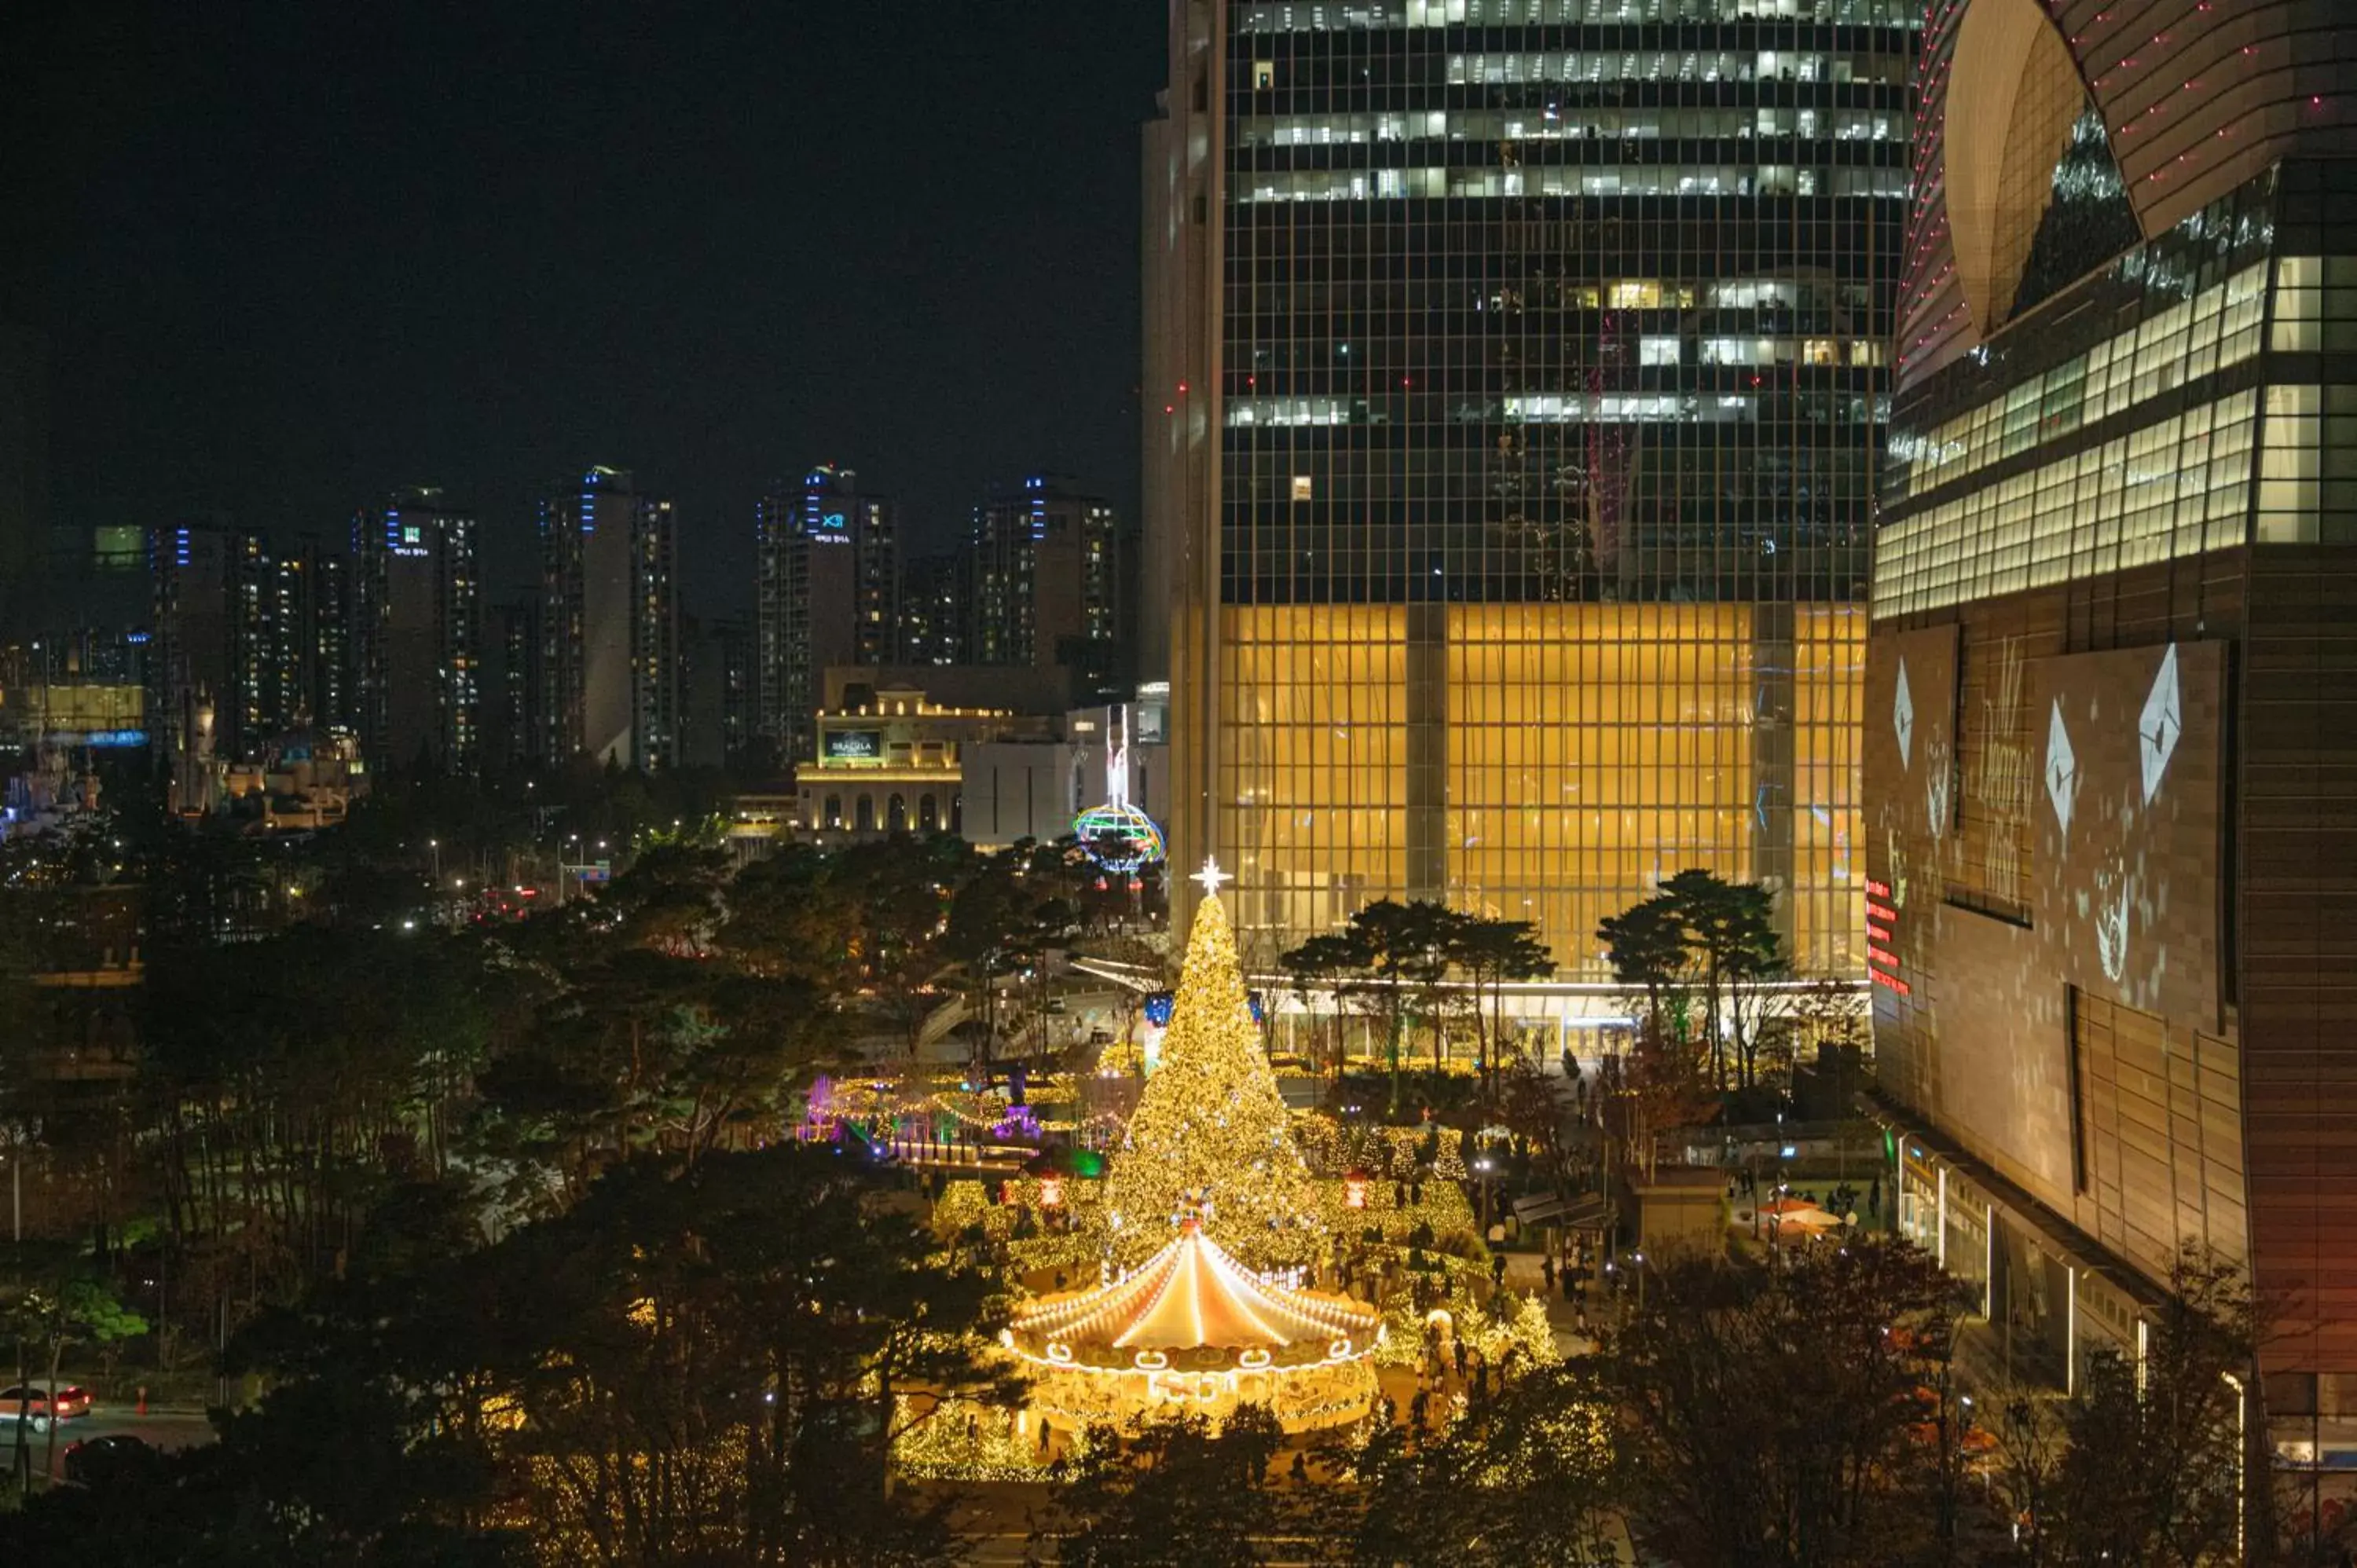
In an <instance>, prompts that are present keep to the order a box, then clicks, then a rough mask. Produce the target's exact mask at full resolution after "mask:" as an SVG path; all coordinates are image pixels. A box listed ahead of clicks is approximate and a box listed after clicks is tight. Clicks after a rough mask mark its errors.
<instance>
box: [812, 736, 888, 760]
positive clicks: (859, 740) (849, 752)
mask: <svg viewBox="0 0 2357 1568" xmlns="http://www.w3.org/2000/svg"><path fill="white" fill-rule="evenodd" d="M883 755H884V733H883V732H882V731H881V730H872V729H831V730H829V731H827V732H826V750H825V752H824V756H825V757H826V759H827V760H828V761H829V762H836V761H842V760H845V759H850V760H855V761H863V762H872V761H874V760H875V759H876V758H877V757H881V756H883Z"/></svg>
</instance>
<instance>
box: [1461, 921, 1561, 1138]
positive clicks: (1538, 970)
mask: <svg viewBox="0 0 2357 1568" xmlns="http://www.w3.org/2000/svg"><path fill="white" fill-rule="evenodd" d="M1448 959H1449V962H1450V963H1451V964H1453V965H1454V966H1455V967H1456V968H1458V970H1459V971H1461V972H1463V973H1464V974H1465V975H1466V977H1467V978H1468V979H1469V980H1470V981H1471V982H1472V983H1473V994H1474V1009H1473V1013H1474V1018H1475V1021H1476V1023H1477V1024H1478V1025H1479V1026H1480V1074H1481V1099H1482V1103H1483V1104H1484V1105H1485V1106H1488V1107H1491V1108H1493V1109H1494V1107H1495V1105H1496V1103H1497V1084H1498V1067H1499V1064H1498V1052H1499V1037H1500V1035H1501V1031H1502V1028H1503V1020H1502V1017H1501V1014H1502V1012H1503V1008H1504V1003H1503V1000H1502V998H1503V993H1504V990H1505V985H1506V983H1507V982H1508V981H1514V980H1537V979H1541V978H1543V977H1544V976H1546V975H1549V974H1552V973H1554V972H1555V959H1554V957H1553V956H1552V955H1551V954H1550V953H1549V952H1548V951H1547V950H1546V945H1545V944H1544V942H1541V941H1540V940H1539V939H1538V928H1537V927H1536V926H1534V925H1533V924H1532V923H1531V922H1530V921H1528V920H1497V919H1491V918H1487V917H1484V916H1478V915H1464V916H1459V917H1458V919H1457V922H1456V929H1454V930H1453V931H1451V932H1450V933H1449V940H1448ZM1485 992H1486V993H1487V994H1488V999H1489V1005H1488V1007H1487V1008H1486V1009H1485V1008H1483V1006H1482V1005H1481V999H1482V995H1483V993H1485Z"/></svg>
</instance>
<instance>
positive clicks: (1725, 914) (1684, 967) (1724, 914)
mask: <svg viewBox="0 0 2357 1568" xmlns="http://www.w3.org/2000/svg"><path fill="white" fill-rule="evenodd" d="M1597 936H1598V939H1599V940H1601V941H1602V942H1603V943H1604V946H1605V951H1606V956H1607V957H1608V959H1609V961H1610V962H1611V965H1612V972H1613V974H1614V976H1615V978H1617V979H1618V980H1619V981H1620V983H1622V984H1624V985H1628V986H1631V987H1633V988H1635V989H1638V990H1640V991H1641V992H1642V993H1644V997H1645V1012H1646V1014H1647V1015H1648V1016H1649V1017H1651V1018H1652V1019H1655V1020H1657V1021H1658V1023H1659V1025H1660V1026H1661V1027H1662V1028H1663V1030H1664V1031H1665V1032H1667V1033H1673V1034H1680V1035H1683V1034H1687V1033H1690V1032H1692V1031H1694V1030H1695V1029H1697V1028H1698V1029H1699V1031H1700V1033H1701V1036H1702V1039H1703V1042H1704V1046H1705V1048H1706V1051H1707V1052H1708V1055H1709V1060H1710V1074H1711V1079H1712V1081H1713V1082H1715V1083H1716V1084H1717V1085H1718V1087H1719V1088H1720V1089H1721V1090H1742V1089H1749V1088H1751V1087H1752V1086H1753V1085H1754V1083H1756V1082H1757V1081H1758V1078H1759V1066H1760V1063H1759V1053H1760V1033H1761V1025H1762V1022H1763V1017H1764V1014H1765V1011H1766V1002H1767V999H1768V995H1769V991H1768V987H1769V986H1770V985H1771V984H1772V983H1775V982H1777V981H1780V980H1781V979H1783V978H1784V976H1785V975H1786V974H1787V972H1789V966H1788V964H1787V963H1786V961H1785V957H1784V952H1783V945H1782V939H1781V937H1780V936H1779V935H1778V934H1777V931H1776V926H1775V918H1774V900H1773V899H1772V898H1771V897H1770V896H1769V894H1768V892H1767V890H1766V889H1764V888H1762V887H1760V886H1758V885H1757V884H1755V883H1748V882H1747V883H1728V882H1727V881H1725V880H1723V879H1721V878H1720V877H1717V876H1716V875H1712V874H1711V873H1709V872H1706V871H1700V870H1695V869H1688V870H1684V871H1681V872H1679V873H1677V874H1676V875H1674V876H1672V877H1670V878H1669V879H1667V880H1666V881H1664V882H1663V884H1662V885H1661V890H1660V891H1659V892H1657V893H1656V894H1654V895H1653V896H1652V897H1651V898H1648V899H1646V900H1645V901H1644V902H1642V903H1641V904H1637V905H1634V906H1632V907H1631V908H1629V909H1626V910H1624V911H1622V912H1621V913H1620V914H1618V915H1613V916H1608V917H1607V918H1605V919H1604V920H1603V921H1601V922H1600V923H1599V924H1598V927H1597ZM1697 1013H1698V1014H1699V1016H1696V1015H1697ZM1730 1043H1731V1044H1732V1046H1733V1052H1732V1055H1731V1056H1730V1054H1729V1051H1728V1046H1729V1044H1730Z"/></svg>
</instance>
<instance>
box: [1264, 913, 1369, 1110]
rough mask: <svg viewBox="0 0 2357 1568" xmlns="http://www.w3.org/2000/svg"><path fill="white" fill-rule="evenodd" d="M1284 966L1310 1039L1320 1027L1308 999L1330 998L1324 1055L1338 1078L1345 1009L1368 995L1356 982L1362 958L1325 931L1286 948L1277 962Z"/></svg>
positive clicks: (1354, 947)
mask: <svg viewBox="0 0 2357 1568" xmlns="http://www.w3.org/2000/svg"><path fill="white" fill-rule="evenodd" d="M1278 962H1279V963H1280V964H1282V965H1283V966H1284V969H1285V973H1286V979H1287V980H1288V981H1289V982H1291V983H1292V986H1293V993H1294V995H1295V996H1296V997H1297V999H1298V1000H1299V1001H1300V1003H1301V1010H1302V1012H1303V1013H1304V1014H1305V1015H1308V1018H1309V1019H1310V1027H1311V1029H1312V1031H1313V1033H1312V1036H1311V1037H1312V1039H1313V1040H1315V1039H1316V1038H1317V1034H1316V1031H1318V1029H1319V1028H1320V1023H1319V1017H1318V1010H1317V1009H1316V1008H1315V1007H1314V1006H1313V1005H1312V1004H1311V998H1312V997H1313V996H1315V995H1316V994H1317V993H1319V992H1323V993H1326V994H1327V995H1328V996H1329V997H1331V998H1332V999H1333V1004H1334V1005H1333V1007H1332V1009H1331V1014H1330V1016H1329V1017H1328V1018H1327V1019H1326V1020H1325V1022H1324V1026H1323V1027H1324V1029H1325V1031H1326V1036H1327V1054H1328V1055H1329V1057H1330V1058H1332V1060H1333V1063H1334V1073H1335V1076H1336V1077H1337V1078H1340V1076H1341V1072H1342V1064H1343V1062H1344V1060H1345V1058H1346V1057H1347V1055H1348V1048H1347V1047H1348V1042H1347V1041H1346V1040H1345V1038H1344V1036H1343V1030H1344V1018H1343V1015H1344V1012H1345V1009H1346V1008H1347V1007H1348V1006H1349V1005H1351V1004H1352V1003H1353V1002H1354V1001H1356V1000H1358V999H1360V998H1362V997H1365V996H1366V995H1368V994H1369V993H1368V991H1367V989H1366V988H1365V987H1363V986H1362V985H1361V984H1360V983H1359V982H1360V981H1361V978H1362V977H1363V976H1364V974H1365V972H1366V957H1365V955H1364V954H1363V953H1362V952H1361V950H1360V948H1359V946H1358V944H1356V943H1354V942H1353V941H1351V939H1350V938H1349V937H1348V936H1346V935H1344V934H1343V933H1341V932H1339V931H1327V932H1323V933H1321V934H1320V935H1318V936H1314V937H1311V938H1310V939H1309V940H1308V941H1305V942H1303V943H1301V944H1300V945H1299V946H1298V947H1294V948H1288V949H1287V950H1286V951H1285V952H1284V954H1283V955H1282V956H1281V957H1280V958H1279V959H1278Z"/></svg>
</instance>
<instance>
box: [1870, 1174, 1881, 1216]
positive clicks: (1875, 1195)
mask: <svg viewBox="0 0 2357 1568" xmlns="http://www.w3.org/2000/svg"><path fill="white" fill-rule="evenodd" d="M1866 1211H1867V1213H1868V1214H1871V1215H1874V1216H1876V1217H1877V1218H1879V1217H1880V1216H1881V1213H1882V1178H1881V1177H1880V1176H1876V1177H1875V1178H1874V1185H1873V1186H1871V1187H1867V1189H1866Z"/></svg>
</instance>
